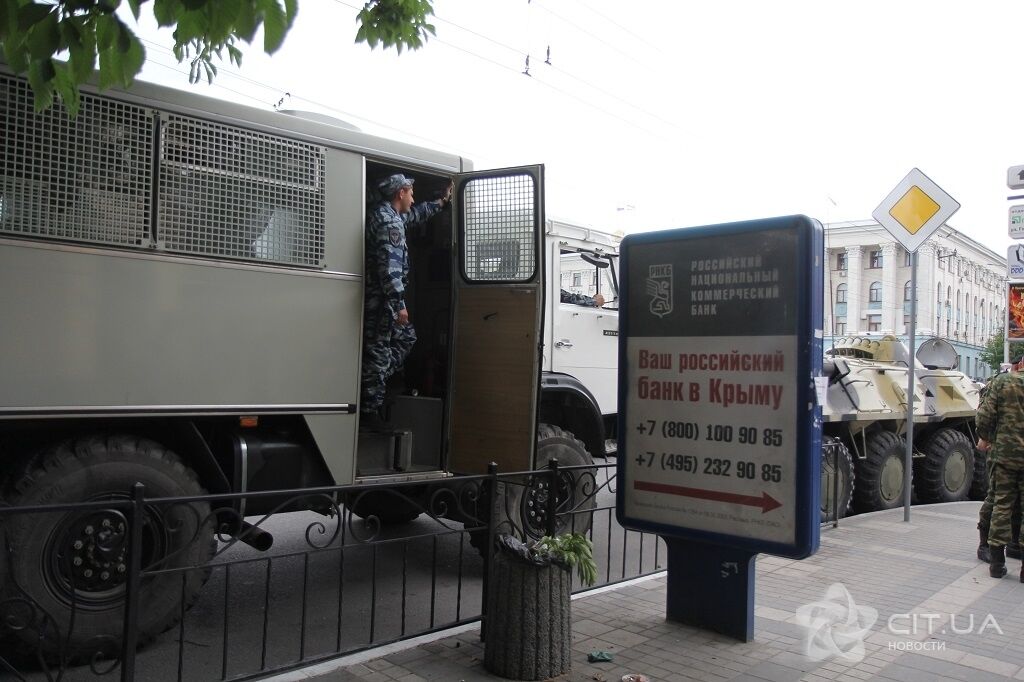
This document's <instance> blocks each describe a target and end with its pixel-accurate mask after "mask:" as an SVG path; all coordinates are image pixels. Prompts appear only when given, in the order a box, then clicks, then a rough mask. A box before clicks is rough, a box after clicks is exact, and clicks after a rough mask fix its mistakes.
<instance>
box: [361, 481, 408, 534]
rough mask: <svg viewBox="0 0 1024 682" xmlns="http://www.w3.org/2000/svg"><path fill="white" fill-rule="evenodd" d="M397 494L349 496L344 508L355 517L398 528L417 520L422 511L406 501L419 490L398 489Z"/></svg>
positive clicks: (372, 493) (369, 493)
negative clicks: (370, 519)
mask: <svg viewBox="0 0 1024 682" xmlns="http://www.w3.org/2000/svg"><path fill="white" fill-rule="evenodd" d="M399 490H400V491H401V492H400V493H399V492H394V493H392V492H389V491H387V490H369V491H365V492H356V493H352V494H351V495H349V498H348V502H347V503H346V506H347V507H348V508H349V511H351V512H352V513H353V514H355V515H356V516H358V517H360V518H363V519H368V518H370V517H376V518H377V519H379V520H380V522H381V524H382V525H385V526H398V525H401V524H403V523H409V522H411V521H415V520H416V519H418V518H419V516H420V514H421V513H423V510H422V509H420V508H419V507H418V506H417V504H416V503H415V502H414V501H412V500H410V499H408V497H407V496H408V495H411V494H414V490H415V491H418V490H419V488H418V487H417V488H415V489H413V488H399Z"/></svg>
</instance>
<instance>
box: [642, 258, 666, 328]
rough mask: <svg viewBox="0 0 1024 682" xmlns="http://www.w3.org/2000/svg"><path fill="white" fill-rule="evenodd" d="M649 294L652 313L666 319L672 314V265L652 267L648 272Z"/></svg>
mask: <svg viewBox="0 0 1024 682" xmlns="http://www.w3.org/2000/svg"><path fill="white" fill-rule="evenodd" d="M646 284H647V294H648V295H649V296H650V297H651V303H650V310H651V313H653V314H655V315H657V316H658V317H665V316H666V315H668V314H669V313H671V312H672V264H671V263H665V264H663V265H651V266H649V267H648V270H647V281H646Z"/></svg>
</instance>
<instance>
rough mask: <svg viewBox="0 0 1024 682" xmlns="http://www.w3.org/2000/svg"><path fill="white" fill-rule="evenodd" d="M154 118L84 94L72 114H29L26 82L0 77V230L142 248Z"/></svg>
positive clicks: (56, 110) (58, 110)
mask: <svg viewBox="0 0 1024 682" xmlns="http://www.w3.org/2000/svg"><path fill="white" fill-rule="evenodd" d="M153 125H154V123H153V116H152V114H151V112H150V111H149V110H147V109H143V108H141V107H137V106H133V105H130V104H124V103H121V102H116V101H112V100H109V99H105V98H100V97H95V96H92V95H88V94H85V93H83V94H82V99H81V109H80V110H79V113H78V116H77V117H76V118H74V119H72V118H70V117H69V116H68V114H67V111H66V110H65V108H64V107H63V105H61V104H60V103H59V102H55V103H54V105H53V106H52V107H51V108H50V109H48V110H47V111H44V112H42V113H36V111H35V110H34V109H33V96H32V92H31V90H30V89H29V86H28V83H27V82H25V81H23V80H19V79H16V78H12V77H8V76H0V136H2V137H0V232H12V233H17V234H25V235H33V236H40V237H50V238H53V239H70V240H76V241H89V242H103V243H108V244H120V245H136V246H141V245H145V244H148V237H149V229H150V228H149V225H150V191H151V190H150V177H151V174H152V159H153Z"/></svg>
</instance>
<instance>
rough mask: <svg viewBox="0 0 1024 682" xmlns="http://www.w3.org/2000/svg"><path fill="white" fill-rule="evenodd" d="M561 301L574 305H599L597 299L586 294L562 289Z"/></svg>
mask: <svg viewBox="0 0 1024 682" xmlns="http://www.w3.org/2000/svg"><path fill="white" fill-rule="evenodd" d="M560 296H561V301H562V303H572V304H574V305H585V306H589V307H591V308H595V307H597V301H595V300H594V299H593V298H591V297H590V296H587V295H586V294H574V293H572V292H571V291H566V290H565V289H562V290H561V294H560Z"/></svg>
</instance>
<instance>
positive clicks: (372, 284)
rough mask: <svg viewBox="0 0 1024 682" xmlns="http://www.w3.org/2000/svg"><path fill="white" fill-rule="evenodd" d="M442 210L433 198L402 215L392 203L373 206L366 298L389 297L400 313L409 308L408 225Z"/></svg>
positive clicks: (368, 226) (368, 235)
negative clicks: (406, 242)
mask: <svg viewBox="0 0 1024 682" xmlns="http://www.w3.org/2000/svg"><path fill="white" fill-rule="evenodd" d="M440 210H441V207H440V205H438V204H437V203H436V202H433V201H426V202H423V203H421V204H415V205H414V206H413V207H412V210H410V211H409V212H408V213H405V214H399V213H398V211H396V210H395V209H394V207H393V206H392V205H391V203H390V202H387V201H382V202H380V203H379V204H376V205H375V206H373V207H372V208H371V210H370V213H369V215H367V216H366V270H365V272H366V298H367V300H369V299H371V298H376V299H386V300H387V302H388V304H389V306H390V307H391V310H392V311H393V312H395V313H397V312H398V311H399V310H403V309H404V308H405V285H406V284H407V283H408V278H409V250H408V248H406V245H405V228H406V227H407V226H409V225H415V224H417V223H421V222H423V221H425V220H428V219H429V218H430V217H431V216H433V215H435V214H436V213H437V212H438V211H440Z"/></svg>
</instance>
